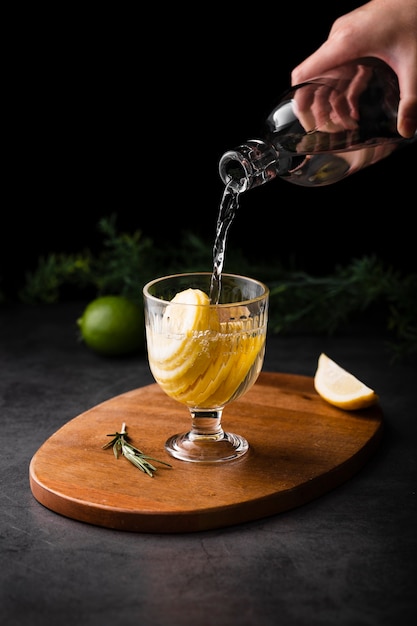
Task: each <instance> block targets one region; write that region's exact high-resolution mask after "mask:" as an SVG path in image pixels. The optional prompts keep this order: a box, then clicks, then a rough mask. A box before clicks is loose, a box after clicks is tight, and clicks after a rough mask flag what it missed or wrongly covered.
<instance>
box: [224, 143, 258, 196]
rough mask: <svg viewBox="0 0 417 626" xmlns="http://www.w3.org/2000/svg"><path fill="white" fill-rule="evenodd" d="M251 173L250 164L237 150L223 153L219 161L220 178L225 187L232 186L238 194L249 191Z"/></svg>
mask: <svg viewBox="0 0 417 626" xmlns="http://www.w3.org/2000/svg"><path fill="white" fill-rule="evenodd" d="M251 172H252V168H251V167H250V163H249V162H248V161H247V159H246V158H245V157H244V156H243V155H242V154H241V153H240V152H238V151H237V150H229V151H228V152H225V153H224V154H223V156H222V157H221V159H220V161H219V174H220V178H221V179H222V181H223V182H224V184H225V185H233V186H234V187H235V188H236V191H238V192H239V193H242V192H243V191H246V190H247V189H249V187H250V178H251Z"/></svg>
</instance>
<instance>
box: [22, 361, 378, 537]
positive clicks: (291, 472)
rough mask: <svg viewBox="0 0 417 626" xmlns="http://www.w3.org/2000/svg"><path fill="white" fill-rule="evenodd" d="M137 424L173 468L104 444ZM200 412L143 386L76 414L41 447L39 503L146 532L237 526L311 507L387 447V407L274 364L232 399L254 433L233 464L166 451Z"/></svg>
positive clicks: (241, 423) (242, 423)
mask: <svg viewBox="0 0 417 626" xmlns="http://www.w3.org/2000/svg"><path fill="white" fill-rule="evenodd" d="M123 422H125V423H126V425H127V431H128V434H129V436H130V438H131V442H132V443H133V444H134V445H135V446H136V447H138V448H140V449H141V450H143V451H144V452H145V453H146V454H149V455H150V456H154V457H156V458H159V459H162V460H164V461H166V462H168V463H170V464H171V465H172V467H171V468H169V467H165V466H163V465H158V464H156V467H157V471H156V473H155V475H154V477H153V478H151V477H149V476H148V475H146V474H144V473H143V472H141V471H140V470H138V469H137V468H135V467H134V466H133V465H132V464H131V463H130V462H129V461H127V459H125V458H124V457H119V459H116V458H115V457H114V454H113V451H112V449H111V448H110V449H107V450H103V448H102V446H103V445H104V444H106V443H107V442H108V441H109V438H108V437H107V434H109V433H114V432H115V431H120V429H121V426H122V423H123ZM190 425H191V420H190V416H189V413H188V409H187V408H186V407H184V406H183V405H181V404H178V403H177V402H175V401H173V400H171V399H170V398H169V397H168V396H166V395H165V394H164V393H163V392H162V391H161V390H160V388H159V387H158V385H156V384H151V385H148V386H146V387H141V388H139V389H134V390H132V391H129V392H127V393H124V394H122V395H119V396H116V397H114V398H111V399H110V400H107V401H106V402H103V403H101V404H99V405H97V406H95V407H93V408H91V409H89V410H87V411H86V412H84V413H82V414H81V415H79V416H78V417H75V418H74V419H72V420H70V421H69V422H68V423H67V424H65V425H64V426H63V427H62V428H60V429H59V430H58V431H57V432H56V433H55V434H53V435H52V436H51V437H50V438H49V439H48V440H47V441H46V442H45V443H44V444H43V445H42V446H41V447H40V448H39V450H38V451H37V452H36V454H35V455H34V456H33V458H32V460H31V463H30V469H29V479H30V487H31V490H32V493H33V495H34V497H35V498H36V500H37V501H38V502H39V503H41V504H42V505H44V506H45V507H47V508H49V509H50V510H52V511H54V512H56V513H59V514H61V515H64V516H67V517H70V518H72V519H75V520H78V521H81V522H86V523H90V524H94V525H98V526H104V527H107V528H113V529H118V530H127V531H134V532H153V533H179V532H195V531H199V530H208V529H212V528H220V527H226V526H231V525H233V524H238V523H242V522H246V521H252V520H255V519H260V518H263V517H267V516H270V515H276V514H278V513H280V512H283V511H286V510H289V509H292V508H294V507H298V506H301V505H303V504H305V503H306V502H309V501H311V500H312V499H314V498H317V497H319V496H321V495H323V494H324V493H326V492H328V491H329V490H331V489H334V488H335V487H337V486H338V485H340V484H342V483H343V482H345V481H346V480H348V479H349V478H351V477H352V476H353V475H354V474H355V473H356V472H357V471H359V470H360V469H361V468H362V467H363V465H364V464H365V463H366V461H367V460H368V459H369V457H370V456H371V454H372V453H373V452H374V451H375V450H376V448H377V446H378V444H379V441H380V439H381V435H382V430H383V415H382V410H381V408H380V406H379V405H376V406H374V407H371V408H368V409H365V410H360V411H355V412H347V411H343V410H341V409H337V408H335V407H332V406H331V405H330V404H328V403H327V402H325V401H324V400H323V399H322V398H321V397H320V396H319V395H318V394H317V393H316V391H315V390H314V386H313V379H312V378H310V377H306V376H295V375H291V374H280V373H267V372H263V373H261V375H260V376H259V378H258V381H257V382H256V384H255V385H254V386H253V387H252V389H251V390H250V391H249V392H247V394H246V395H245V396H244V397H243V398H241V399H240V400H237V401H235V402H234V403H232V404H230V405H229V406H227V407H226V408H225V410H224V413H223V428H224V429H225V430H228V431H231V432H235V433H238V434H241V435H243V436H244V437H246V439H248V441H249V444H250V449H249V452H248V453H247V454H246V455H244V456H243V457H241V458H240V459H237V460H234V461H229V462H226V463H223V464H200V463H188V462H185V461H179V460H177V459H174V458H172V457H171V456H169V454H168V453H167V452H166V451H165V449H164V443H165V441H166V439H168V437H169V436H170V435H172V434H174V433H177V432H184V431H187V430H189V428H190Z"/></svg>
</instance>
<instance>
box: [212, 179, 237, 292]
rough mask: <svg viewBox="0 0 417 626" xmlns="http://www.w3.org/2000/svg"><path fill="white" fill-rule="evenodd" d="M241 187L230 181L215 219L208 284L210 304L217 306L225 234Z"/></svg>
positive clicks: (235, 207) (224, 249) (224, 252)
mask: <svg viewBox="0 0 417 626" xmlns="http://www.w3.org/2000/svg"><path fill="white" fill-rule="evenodd" d="M240 191H241V186H240V185H239V184H238V183H237V181H236V180H233V179H232V180H230V181H229V182H228V183H227V184H226V186H225V189H224V192H223V197H222V200H221V202H220V209H219V214H218V217H217V225H216V237H215V240H214V246H213V273H212V276H211V283H210V294H209V297H210V303H211V304H218V303H219V299H220V292H221V275H222V271H223V265H224V259H225V254H226V241H227V234H228V232H229V228H230V225H231V223H232V222H233V219H234V217H235V215H236V212H237V210H238V208H239V193H240Z"/></svg>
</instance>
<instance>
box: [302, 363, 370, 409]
mask: <svg viewBox="0 0 417 626" xmlns="http://www.w3.org/2000/svg"><path fill="white" fill-rule="evenodd" d="M314 387H315V389H316V391H317V393H318V394H319V395H320V396H321V397H322V398H323V399H324V400H326V401H327V402H329V403H330V404H333V405H334V406H337V407H339V408H341V409H345V410H346V411H354V410H356V409H365V408H366V407H368V406H372V405H373V404H376V403H377V402H378V400H379V397H378V396H377V394H376V393H375V391H374V390H373V389H371V388H370V387H368V386H367V385H365V384H364V383H363V382H361V381H360V380H358V378H356V377H355V376H353V374H351V373H350V372H347V371H346V370H345V369H343V368H342V367H340V365H338V364H337V363H335V362H334V361H332V359H330V358H329V357H328V356H327V355H326V354H323V353H322V354H321V355H320V356H319V360H318V364H317V370H316V373H315V376H314Z"/></svg>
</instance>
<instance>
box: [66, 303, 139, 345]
mask: <svg viewBox="0 0 417 626" xmlns="http://www.w3.org/2000/svg"><path fill="white" fill-rule="evenodd" d="M77 324H78V327H79V329H80V332H81V337H82V339H83V341H84V343H85V344H86V345H87V346H88V347H89V348H91V349H92V350H94V351H95V352H98V353H99V354H102V355H106V356H118V355H123V354H130V353H132V352H136V351H138V350H140V349H141V348H143V346H144V318H143V309H142V308H141V307H140V306H139V305H138V304H136V303H134V302H132V300H129V299H128V298H125V297H124V296H101V297H99V298H96V299H95V300H93V301H92V302H90V304H88V305H87V307H86V308H85V310H84V312H83V314H82V315H81V317H80V318H79V319H78V320H77Z"/></svg>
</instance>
